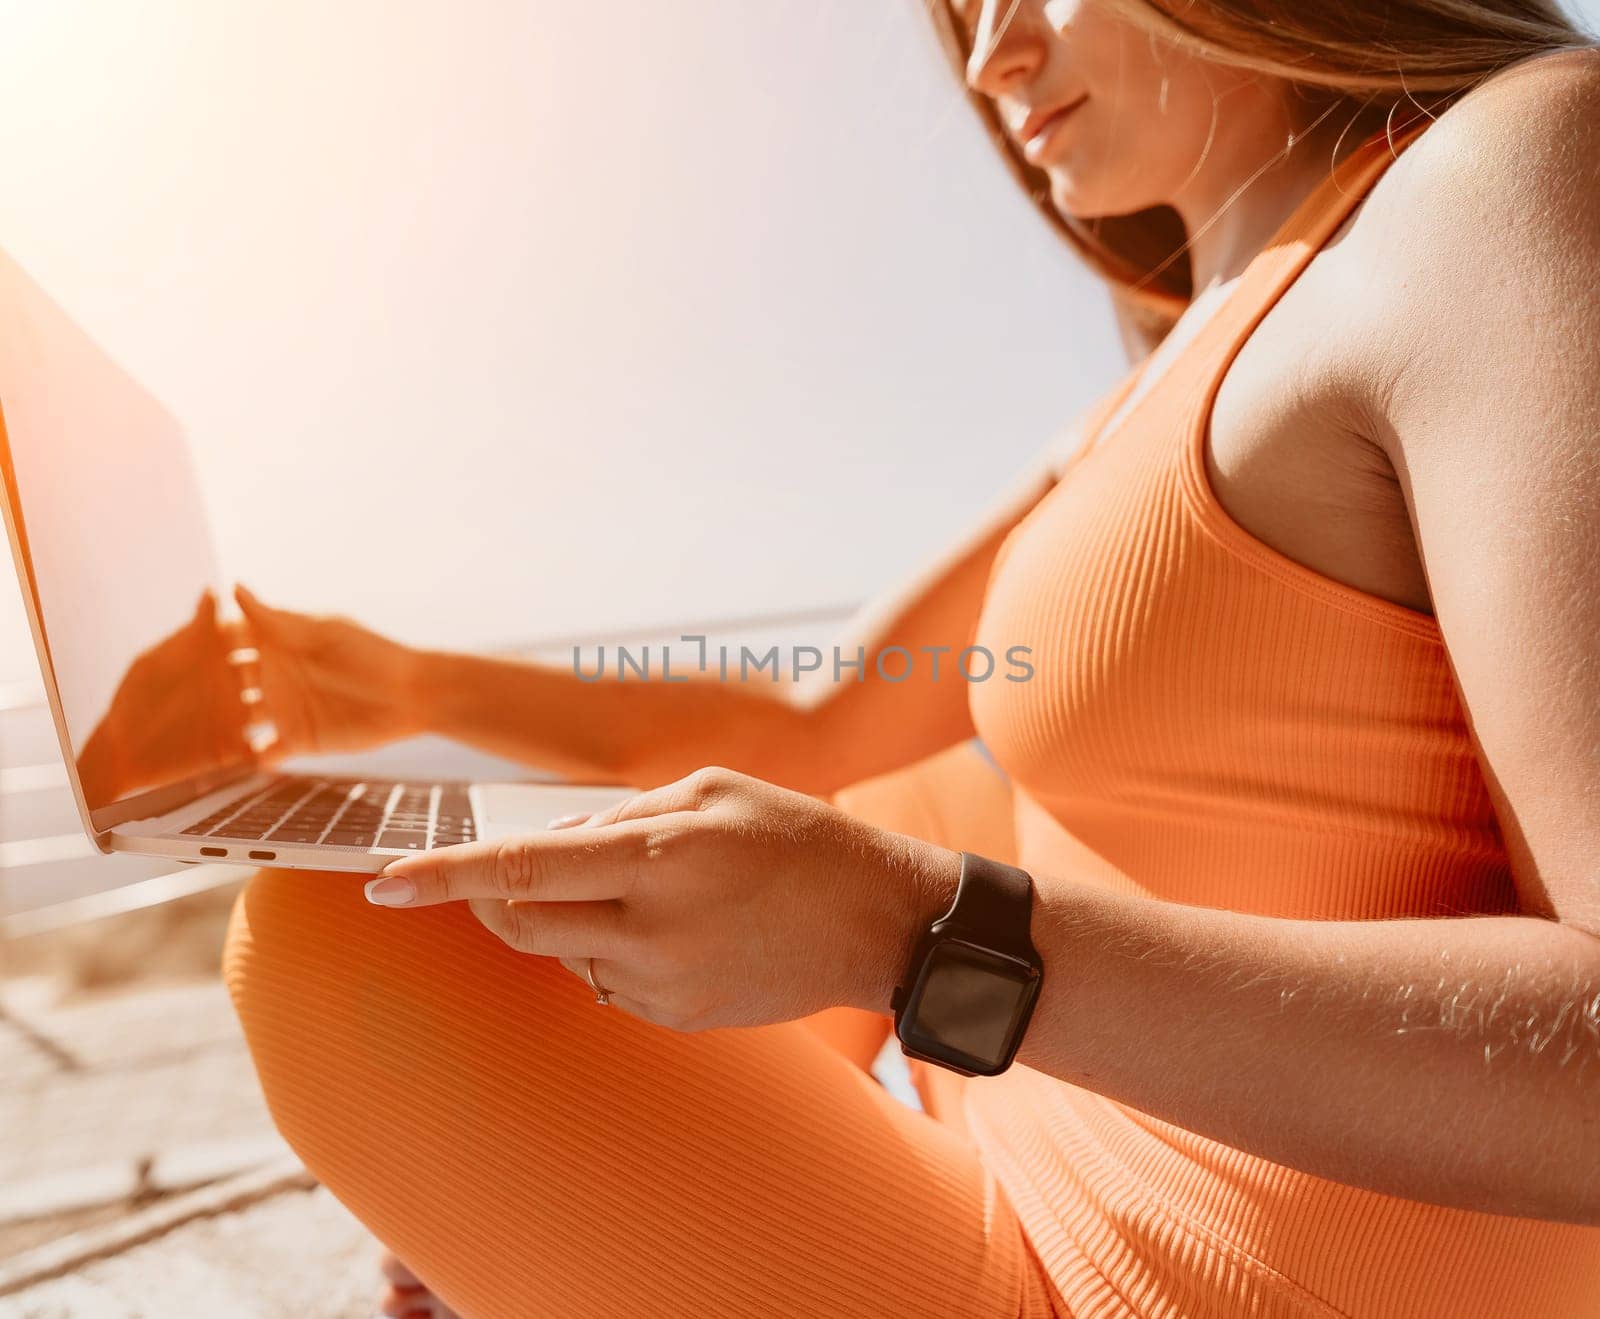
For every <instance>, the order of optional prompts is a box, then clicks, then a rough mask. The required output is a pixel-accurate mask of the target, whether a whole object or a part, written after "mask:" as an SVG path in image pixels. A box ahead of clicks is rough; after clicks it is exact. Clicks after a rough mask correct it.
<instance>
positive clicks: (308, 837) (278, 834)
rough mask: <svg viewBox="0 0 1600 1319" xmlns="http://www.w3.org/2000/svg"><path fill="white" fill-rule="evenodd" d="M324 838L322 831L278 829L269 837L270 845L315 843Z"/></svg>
mask: <svg viewBox="0 0 1600 1319" xmlns="http://www.w3.org/2000/svg"><path fill="white" fill-rule="evenodd" d="M321 836H322V830H320V829H278V830H275V831H274V832H272V833H270V834H268V835H267V842H269V843H314V842H316V841H317V839H318V838H320V837H321Z"/></svg>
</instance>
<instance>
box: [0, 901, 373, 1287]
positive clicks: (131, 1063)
mask: <svg viewBox="0 0 1600 1319" xmlns="http://www.w3.org/2000/svg"><path fill="white" fill-rule="evenodd" d="M236 889H237V884H229V885H225V886H224V887H222V888H219V889H218V890H217V891H215V892H211V893H204V894H199V895H196V896H194V897H192V898H189V899H185V900H183V901H180V902H174V903H168V904H166V905H164V906H162V907H159V908H155V909H152V910H149V911H144V912H138V913H134V914H131V915H127V916H122V917H118V918H115V919H112V920H108V921H103V922H97V923H95V924H93V925H89V926H84V927H79V928H74V929H72V930H70V931H65V932H62V933H60V934H57V935H53V936H51V937H49V938H47V939H32V940H28V941H26V942H25V943H20V944H12V945H10V946H7V947H6V948H5V949H4V950H3V951H4V962H3V963H0V965H3V967H4V970H5V972H6V974H5V975H3V976H0V1133H4V1134H3V1138H0V1319H22V1317H23V1316H27V1317H28V1319H33V1317H34V1316H38V1317H40V1319H46V1317H47V1319H125V1317H127V1319H132V1317H134V1316H139V1317H141V1319H142V1317H144V1316H149V1319H157V1317H159V1319H191V1317H193V1319H221V1317H222V1316H227V1317H228V1319H257V1317H259V1319H278V1317H279V1316H284V1317H287V1316H295V1319H307V1317H308V1316H309V1317H313V1319H347V1316H348V1319H367V1317H368V1316H370V1315H371V1314H372V1312H373V1306H374V1303H375V1301H376V1298H377V1295H378V1290H379V1288H378V1283H377V1273H376V1267H375V1263H376V1249H377V1248H376V1246H375V1245H374V1243H373V1241H372V1239H371V1237H370V1236H369V1235H368V1234H367V1233H366V1232H365V1231H364V1230H363V1229H362V1228H361V1226H360V1224H359V1223H357V1222H356V1221H355V1220H354V1219H353V1218H351V1217H350V1215H349V1214H348V1213H346V1212H345V1210H344V1209H343V1208H341V1207H340V1206H339V1205H338V1203H337V1202H336V1201H334V1200H333V1198H332V1197H331V1196H329V1195H328V1194H327V1192H326V1191H323V1190H321V1189H320V1188H318V1189H312V1190H306V1189H303V1188H301V1187H292V1188H289V1189H285V1190H282V1191H280V1192H278V1193H275V1194H270V1195H268V1196H266V1197H265V1198H262V1199H259V1200H257V1201H256V1202H254V1203H251V1204H249V1205H247V1206H246V1207H243V1208H240V1209H236V1210H232V1211H229V1212H223V1213H215V1214H198V1215H196V1216H192V1217H186V1216H185V1209H184V1207H185V1206H187V1205H190V1204H191V1203H193V1202H196V1201H204V1200H205V1199H206V1197H207V1196H208V1195H220V1194H221V1193H224V1192H226V1190H227V1189H228V1187H229V1186H231V1185H234V1184H236V1183H237V1182H239V1181H240V1180H248V1179H249V1176H250V1174H251V1172H252V1170H260V1169H262V1168H263V1167H271V1166H283V1167H288V1168H290V1169H293V1168H294V1167H296V1166H297V1165H295V1163H294V1161H293V1157H292V1155H291V1154H290V1152H289V1151H288V1148H287V1146H285V1145H284V1144H283V1143H282V1141H281V1139H280V1138H279V1137H278V1135H277V1133H276V1132H275V1131H274V1130H273V1127H272V1123H271V1119H270V1117H269V1116H268V1114H267V1112H266V1108H265V1106H264V1105H263V1103H262V1102H261V1098H260V1093H259V1090H258V1088H257V1086H256V1082H255V1075H254V1072H253V1071H252V1069H251V1066H250V1061H249V1058H248V1055H247V1053H246V1050H245V1047H244V1042H243V1039H242V1037H241V1036H240V1034H239V1031H238V1027H237V1025H236V1023H235V1021H234V1018H233V1013H232V1010H231V1008H230V1007H229V1005H228V1002H227V996H226V994H225V992H224V991H223V988H222V985H221V983H220V981H219V980H218V979H217V976H216V966H217V960H218V955H219V952H220V948H221V941H222V933H223V929H224V925H225V921H226V915H227V911H228V908H229V906H230V905H231V901H232V897H233V894H234V892H235V891H236ZM169 1214H170V1215H175V1218H176V1221H175V1222H172V1223H168V1222H167V1221H166V1217H167V1216H168V1215H169ZM152 1217H153V1218H155V1219H157V1220H160V1221H161V1222H162V1224H163V1230H162V1231H161V1232H160V1233H159V1234H158V1235H156V1236H155V1237H154V1239H151V1240H146V1241H143V1242H141V1243H139V1244H133V1245H130V1244H128V1243H127V1242H126V1241H125V1240H121V1239H119V1238H120V1237H121V1236H123V1235H127V1234H128V1233H129V1229H130V1228H131V1227H132V1226H133V1225H135V1224H138V1223H141V1222H144V1221H147V1220H149V1219H151V1218H152ZM79 1246H82V1247H85V1248H87V1251H88V1254H90V1255H91V1256H92V1258H89V1259H87V1260H84V1261H82V1262H78V1263H76V1264H75V1265H74V1266H73V1267H71V1268H70V1269H68V1270H67V1271H65V1272H61V1273H60V1274H59V1276H51V1277H49V1278H48V1279H46V1280H44V1281H40V1282H37V1283H34V1284H32V1285H26V1284H24V1285H23V1286H22V1287H21V1289H20V1290H17V1289H15V1288H14V1287H13V1288H11V1289H9V1290H8V1289H7V1288H6V1286H5V1284H6V1281H7V1280H8V1279H9V1280H10V1281H11V1282H12V1283H16V1282H17V1281H19V1280H21V1279H23V1278H26V1277H28V1276H30V1275H31V1273H32V1272H33V1269H32V1267H31V1266H32V1265H33V1264H34V1263H36V1262H38V1261H41V1260H43V1261H46V1262H48V1260H49V1259H50V1257H51V1253H52V1252H66V1253H67V1254H68V1255H69V1256H70V1255H71V1253H72V1252H73V1251H74V1250H75V1249H76V1248H77V1247H79Z"/></svg>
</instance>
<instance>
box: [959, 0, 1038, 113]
mask: <svg viewBox="0 0 1600 1319" xmlns="http://www.w3.org/2000/svg"><path fill="white" fill-rule="evenodd" d="M1038 9H1039V4H1038V0H983V6H982V9H981V10H980V12H979V14H978V22H977V27H976V30H975V31H974V33H973V37H972V55H971V57H970V58H969V59H968V60H967V86H969V87H971V88H972V90H973V91H975V92H982V93H983V94H984V95H985V96H999V95H1000V94H1001V93H1003V92H1006V91H1009V90H1010V89H1011V88H1013V87H1015V86H1016V85H1017V84H1018V83H1019V82H1026V81H1027V80H1028V79H1029V78H1031V77H1032V76H1033V75H1034V74H1036V73H1037V72H1038V71H1039V69H1040V67H1041V66H1042V65H1043V64H1044V62H1045V58H1046V56H1047V53H1048V52H1047V51H1046V49H1045V41H1046V39H1047V34H1046V33H1045V32H1044V30H1043V27H1042V25H1041V23H1040V16H1039V12H1038Z"/></svg>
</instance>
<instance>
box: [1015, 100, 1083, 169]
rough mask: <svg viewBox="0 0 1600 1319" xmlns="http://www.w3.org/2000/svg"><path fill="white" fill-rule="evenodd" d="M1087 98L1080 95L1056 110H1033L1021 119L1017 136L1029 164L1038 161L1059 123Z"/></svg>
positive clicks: (1045, 150)
mask: <svg viewBox="0 0 1600 1319" xmlns="http://www.w3.org/2000/svg"><path fill="white" fill-rule="evenodd" d="M1088 99H1089V98H1088V97H1087V96H1080V97H1079V98H1078V99H1077V100H1076V101H1071V102H1068V103H1067V104H1066V105H1063V106H1062V107H1061V108H1060V109H1058V110H1052V111H1049V112H1048V113H1046V114H1043V115H1041V114H1039V113H1038V112H1035V113H1034V114H1031V115H1029V116H1028V117H1027V119H1025V120H1023V122H1022V128H1021V131H1020V132H1018V134H1017V136H1018V138H1019V139H1020V140H1021V145H1022V154H1023V156H1024V157H1025V158H1026V159H1027V161H1028V162H1029V164H1033V165H1037V164H1039V163H1040V161H1041V160H1042V159H1043V157H1044V155H1045V153H1046V152H1047V151H1048V150H1049V149H1050V144H1051V142H1052V140H1053V139H1054V138H1055V135H1056V133H1057V131H1058V130H1059V129H1060V128H1061V125H1062V124H1064V123H1066V121H1067V120H1068V119H1070V118H1071V117H1072V112H1073V111H1074V110H1076V109H1077V108H1078V107H1079V106H1080V105H1082V104H1083V103H1084V102H1085V101H1087V100H1088Z"/></svg>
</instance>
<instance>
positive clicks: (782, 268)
mask: <svg viewBox="0 0 1600 1319" xmlns="http://www.w3.org/2000/svg"><path fill="white" fill-rule="evenodd" d="M1583 8H1584V9H1585V11H1586V12H1587V14H1588V15H1589V17H1590V18H1591V20H1592V19H1593V18H1594V17H1595V16H1596V14H1597V12H1600V0H1586V3H1585V4H1584V6H1583ZM0 245H3V246H4V247H5V248H6V249H7V250H8V251H9V252H10V254H11V255H12V256H13V257H14V258H15V259H16V260H17V261H18V262H19V263H20V264H21V265H22V266H23V267H24V268H25V269H26V270H27V271H28V272H29V273H30V274H31V275H32V277H33V278H34V279H35V280H37V281H38V282H39V283H40V284H41V285H42V286H43V287H44V289H45V290H46V291H47V292H48V293H49V294H50V296H51V297H52V298H53V299H54V300H55V301H56V302H57V304H58V305H59V306H60V307H61V308H62V309H63V310H64V311H65V312H66V313H67V314H68V315H69V316H71V317H72V318H73V319H74V320H75V321H77V323H78V324H79V325H80V326H81V327H82V328H83V329H84V330H86V331H87V332H88V333H89V334H91V335H92V336H93V337H94V338H96V339H97V340H99V342H100V343H101V344H102V345H103V346H104V347H105V348H106V350H107V351H108V352H109V353H110V355H111V356H112V357H113V358H114V359H116V360H117V361H118V362H119V363H120V364H121V366H122V367H123V368H124V369H125V370H127V371H128V372H129V373H130V374H131V375H132V376H133V377H134V378H135V379H136V380H137V381H138V382H139V383H140V384H141V385H142V386H143V387H144V388H145V389H147V390H148V391H149V392H150V393H151V394H153V395H154V396H155V398H156V399H158V400H159V401H160V402H161V403H162V404H164V405H165V406H166V407H167V408H168V409H169V410H170V411H171V412H172V413H173V414H174V415H175V416H176V417H177V419H178V420H179V422H180V423H181V424H182V425H183V427H184V428H185V430H186V431H187V433H188V435H189V439H190V442H191V443H192V445H193V447H194V450H195V453H196V456H197V459H198V462H199V467H200V475H201V479H202V483H203V485H204V487H205V489H206V491H207V494H208V499H209V502H210V507H211V510H212V514H213V517H214V520H215V523H216V528H217V534H218V540H219V545H220V550H221V557H222V561H223V565H224V567H225V569H227V570H228V571H229V572H231V573H232V574H234V575H236V576H238V577H241V578H243V579H245V580H248V581H250V582H251V583H253V584H255V585H256V587H257V588H258V589H259V590H260V591H261V592H262V593H263V594H265V595H266V596H268V597H269V598H276V599H278V600H280V601H284V602H288V603H292V604H294V605H297V606H300V607H304V608H313V609H332V610H341V611H346V612H351V613H354V614H357V615H358V616H361V617H363V618H365V619H367V620H369V621H370V622H372V623H374V624H376V625H378V626H380V627H383V628H385V629H388V630H390V631H392V632H394V633H396V634H399V635H401V636H404V637H407V638H409V639H412V640H414V641H418V642H426V643H430V644H453V645H460V646H474V645H484V644H498V643H510V642H514V641H520V640H524V639H536V638H548V637H552V636H560V635H570V634H573V633H591V634H593V633H607V632H612V631H616V630H624V631H638V630H640V629H647V628H649V627H650V626H652V625H654V624H658V623H668V624H670V623H674V622H677V621H684V620H699V619H715V618H718V617H729V616H739V615H744V614H749V613H765V612H771V611H779V610H789V609H805V608H808V607H814V606H819V605H821V606H826V605H835V604H838V603H844V602H850V601H854V600H857V599H860V598H861V597H863V596H864V595H867V594H870V593H871V592H873V591H875V590H877V589H879V588H881V587H883V586H886V585H888V584H890V583H892V582H893V581H894V580H896V579H897V578H898V577H900V576H902V575H903V574H905V573H907V572H908V571H910V570H912V569H914V568H915V567H916V566H917V565H918V564H920V563H921V562H922V561H923V560H924V559H925V558H926V557H927V556H928V555H929V554H930V553H931V552H933V551H934V550H936V549H937V547H938V546H940V545H941V544H943V543H944V542H945V540H946V539H947V538H948V537H949V536H951V535H952V534H953V533H955V532H956V531H958V530H959V529H960V528H961V527H962V525H963V524H964V523H965V522H966V521H967V520H969V519H970V518H971V517H972V516H973V515H974V514H975V513H976V512H977V511H978V510H979V509H980V508H981V507H982V506H983V505H984V504H985V503H986V502H987V501H988V500H989V499H990V498H991V497H992V496H993V494H994V493H995V492H996V491H998V490H999V489H1000V488H1001V487H1002V486H1003V485H1004V484H1005V483H1006V482H1007V480H1008V479H1009V478H1010V476H1011V475H1012V474H1013V473H1014V472H1015V470H1016V469H1017V468H1018V467H1019V466H1020V465H1021V464H1022V462H1023V461H1024V460H1025V459H1026V457H1027V456H1028V455H1029V454H1031V453H1032V452H1033V451H1034V450H1035V449H1036V448H1037V447H1038V446H1039V445H1040V444H1041V443H1043V442H1044V441H1045V440H1046V439H1047V438H1048V437H1049V436H1050V434H1051V432H1052V431H1053V430H1054V429H1055V428H1056V427H1057V426H1058V425H1059V424H1060V423H1061V422H1062V421H1064V420H1065V419H1066V418H1067V417H1069V416H1070V415H1071V414H1072V413H1073V412H1075V411H1076V410H1077V409H1078V408H1079V407H1081V406H1082V405H1084V404H1085V403H1086V402H1088V401H1089V400H1090V398H1091V397H1092V395H1093V393H1094V392H1095V391H1096V390H1097V389H1099V388H1100V387H1102V386H1103V385H1104V384H1105V383H1106V382H1107V381H1109V380H1110V379H1111V377H1112V375H1113V373H1114V372H1115V371H1116V370H1117V369H1118V367H1119V361H1120V358H1119V351H1118V349H1117V348H1116V346H1115V340H1114V337H1113V334H1112V331H1111V326H1110V318H1109V315H1108V313H1107V311H1106V308H1105V304H1104V299H1103V297H1102V295H1101V294H1100V292H1099V290H1098V289H1097V288H1096V286H1095V284H1094V283H1093V281H1092V280H1091V279H1090V278H1089V277H1088V276H1086V275H1085V274H1084V273H1083V272H1082V271H1081V270H1080V269H1078V267H1077V266H1076V264H1075V262H1074V260H1073V258H1072V257H1071V256H1070V254H1069V253H1067V252H1066V251H1065V250H1064V249H1063V248H1062V246H1061V245H1060V244H1059V242H1058V241H1057V240H1056V239H1055V238H1054V237H1053V235H1052V234H1051V233H1050V231H1049V229H1048V228H1047V227H1046V226H1045V224H1044V223H1043V222H1042V221H1041V220H1040V219H1039V218H1038V217H1037V216H1036V215H1035V214H1034V213H1033V211H1032V210H1031V208H1030V206H1029V205H1028V203H1027V202H1026V200H1025V199H1024V198H1023V197H1021V195H1020V193H1019V192H1018V190H1017V189H1016V187H1015V186H1014V185H1013V184H1012V182H1011V180H1010V179H1009V177H1008V176H1007V174H1006V173H1005V170H1004V167H1003V166H1002V165H1001V164H1000V162H999V161H998V159H997V158H996V157H995V155H994V152H993V151H992V149H991V148H990V146H989V144H988V143H987V142H986V141H985V140H984V138H983V136H982V134H981V132H980V130H979V129H978V127H977V124H976V120H975V118H974V117H973V116H972V115H971V114H970V113H969V112H968V110H967V107H966V106H965V104H964V103H963V102H962V100H961V98H960V95H959V93H958V90H957V88H956V85H955V83H954V81H953V79H952V75H951V74H950V72H949V70H948V69H947V68H946V67H945V65H944V63H943V61H942V58H941V56H940V54H939V52H938V51H937V48H936V46H935V43H934V40H933V37H932V34H931V32H930V31H929V30H928V28H927V19H926V18H925V16H924V14H923V12H922V0H759V3H752V2H751V0H697V3H694V4H674V5H663V4H660V3H658V2H657V0H607V3H604V4H593V3H588V4H585V3H573V2H571V0H564V2H562V3H557V2H556V0H464V2H463V3H458V4H450V5H446V4H444V3H440V2H438V0H338V3H335V4H329V3H326V0H227V3H223V4H218V3H214V0H150V2H149V3H145V4H141V5H138V6H133V5H127V4H120V3H112V2H111V0H49V3H45V2H44V0H0ZM0 314H3V309H0ZM106 442H107V443H113V442H114V438H113V437H108V438H107V441H106ZM0 592H3V594H0V681H5V680H7V679H14V678H26V677H27V676H28V675H30V674H31V672H32V658H31V652H30V650H29V649H28V648H27V647H26V646H25V645H24V644H23V638H22V636H21V634H20V631H19V623H18V617H17V615H18V606H17V602H16V599H15V596H14V593H13V592H12V589H11V588H10V587H0Z"/></svg>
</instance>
